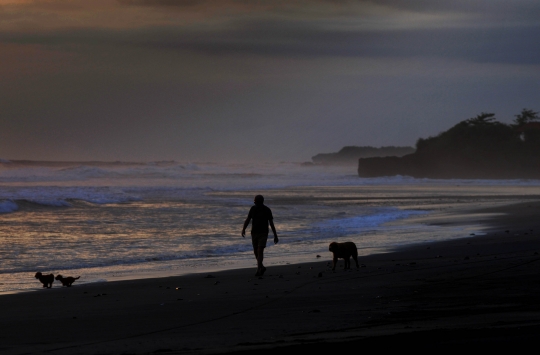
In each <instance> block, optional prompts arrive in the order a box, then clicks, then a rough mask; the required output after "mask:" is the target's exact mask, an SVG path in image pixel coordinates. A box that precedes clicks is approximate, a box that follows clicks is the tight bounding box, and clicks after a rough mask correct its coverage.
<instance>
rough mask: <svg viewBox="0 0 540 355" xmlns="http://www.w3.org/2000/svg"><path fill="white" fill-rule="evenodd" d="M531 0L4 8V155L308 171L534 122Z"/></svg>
mask: <svg viewBox="0 0 540 355" xmlns="http://www.w3.org/2000/svg"><path fill="white" fill-rule="evenodd" d="M539 19H540V1H538V0H478V1H475V0H439V1H437V0H379V1H377V0H373V1H360V0H358V1H353V0H351V1H347V0H334V1H331V0H319V1H317V0H310V1H307V0H305V1H302V0H273V1H270V0H269V1H261V0H92V1H89V0H62V1H56V0H20V1H15V0H0V158H6V159H34V160H38V159H39V160H130V161H152V160H171V159H173V160H177V161H182V162H185V161H192V162H196V161H222V160H227V161H236V162H238V161H254V160H259V161H307V160H310V159H311V156H313V155H315V154H317V153H322V152H333V151H337V150H339V149H340V148H342V147H343V146H345V145H372V146H383V145H400V146H401V145H406V146H414V144H415V142H416V140H417V139H418V138H419V137H424V138H426V137H428V136H433V135H436V134H438V133H439V132H441V131H444V130H446V129H448V128H449V127H451V126H452V125H454V124H456V123H457V122H459V121H462V120H464V119H467V118H470V117H473V116H476V115H477V114H479V113H480V112H495V113H496V114H497V116H496V117H497V118H498V119H499V120H500V121H503V122H510V121H511V120H512V119H513V118H514V117H513V116H514V115H515V114H517V113H519V112H520V111H521V109H523V108H530V109H534V110H536V111H540V21H539Z"/></svg>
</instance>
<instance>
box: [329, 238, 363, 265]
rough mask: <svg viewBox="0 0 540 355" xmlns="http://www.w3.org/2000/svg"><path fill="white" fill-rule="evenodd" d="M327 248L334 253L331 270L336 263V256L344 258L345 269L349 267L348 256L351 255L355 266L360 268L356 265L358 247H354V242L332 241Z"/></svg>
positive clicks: (349, 260)
mask: <svg viewBox="0 0 540 355" xmlns="http://www.w3.org/2000/svg"><path fill="white" fill-rule="evenodd" d="M328 250H330V251H331V252H332V253H333V254H334V258H333V262H334V265H333V266H332V271H334V270H336V265H337V261H338V258H340V259H344V260H345V268H344V269H345V270H347V269H350V268H351V259H350V257H351V256H352V257H353V260H354V262H355V263H356V268H357V269H358V268H360V266H359V265H358V249H357V248H356V244H354V243H353V242H345V243H336V242H332V243H330V245H329V246H328Z"/></svg>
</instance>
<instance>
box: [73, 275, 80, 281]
mask: <svg viewBox="0 0 540 355" xmlns="http://www.w3.org/2000/svg"><path fill="white" fill-rule="evenodd" d="M80 278H81V277H80V276H77V277H74V278H73V280H78V279H80Z"/></svg>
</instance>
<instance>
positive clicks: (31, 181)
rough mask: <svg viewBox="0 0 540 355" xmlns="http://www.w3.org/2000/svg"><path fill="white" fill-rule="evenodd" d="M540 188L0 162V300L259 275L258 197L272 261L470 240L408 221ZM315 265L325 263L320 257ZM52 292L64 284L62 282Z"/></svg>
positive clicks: (235, 167)
mask: <svg viewBox="0 0 540 355" xmlns="http://www.w3.org/2000/svg"><path fill="white" fill-rule="evenodd" d="M539 186H540V182H539V181H517V180H512V181H500V180H493V181H489V180H487V181H486V180H483V181H473V180H429V179H413V178H410V177H401V176H396V177H387V178H373V179H365V178H359V177H358V176H357V174H356V171H355V167H351V166H348V167H347V166H342V167H332V166H305V165H302V164H296V163H279V164H273V163H268V164H212V163H197V164H193V163H191V164H182V163H178V162H152V163H123V162H115V163H100V162H80V163H78V162H71V163H47V162H9V161H5V160H4V161H3V162H1V163H0V260H1V264H0V274H1V279H0V292H14V291H24V290H35V289H39V288H40V284H39V282H38V281H37V280H36V279H35V278H34V274H35V273H36V272H37V271H41V272H43V273H54V274H55V275H56V274H59V273H60V274H62V275H64V276H81V279H80V280H78V281H77V282H78V283H87V282H98V281H106V280H115V279H126V278H143V277H153V276H163V275H180V274H186V273H193V272H208V271H209V270H222V269H227V268H239V267H254V266H255V259H254V257H253V255H252V247H251V241H250V238H249V229H248V233H247V237H246V238H242V236H241V229H242V224H243V222H244V220H245V218H246V216H247V213H248V211H249V208H250V207H251V205H252V204H253V197H254V195H255V194H262V195H264V196H265V198H266V201H265V203H266V204H267V205H268V206H269V207H270V208H271V209H272V211H273V215H274V218H275V225H276V228H277V230H278V234H279V237H280V242H279V243H278V244H277V245H273V243H272V238H271V237H272V235H270V238H269V245H268V248H267V250H266V264H267V265H276V264H283V263H293V262H303V261H314V260H324V259H330V253H329V252H328V244H329V243H330V242H332V241H354V242H355V243H356V244H357V245H358V247H359V250H360V254H361V255H366V254H369V253H374V252H381V251H384V250H388V249H390V248H394V247H396V246H402V245H408V244H413V243H419V242H431V241H436V240H442V239H450V238H459V237H464V236H465V235H467V232H468V231H466V230H465V229H464V227H452V228H443V227H436V226H430V225H426V224H421V223H408V224H407V223H401V222H403V221H407V220H410V219H411V217H419V216H424V215H426V214H429V213H432V212H433V211H436V210H437V209H438V208H439V207H440V206H443V205H446V206H447V205H448V203H449V202H452V203H458V202H459V201H460V199H462V200H463V199H469V200H471V199H473V200H474V199H477V200H486V199H493V198H501V199H504V198H505V196H521V195H523V196H525V195H528V194H529V195H530V194H531V193H538V189H539ZM317 256H320V258H318V257H317ZM54 287H60V284H55V286H54Z"/></svg>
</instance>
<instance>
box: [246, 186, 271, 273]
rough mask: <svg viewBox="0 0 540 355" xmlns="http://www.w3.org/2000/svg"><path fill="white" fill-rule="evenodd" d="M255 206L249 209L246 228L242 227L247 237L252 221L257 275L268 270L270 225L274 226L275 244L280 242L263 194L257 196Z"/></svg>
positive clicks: (252, 238)
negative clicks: (266, 260) (265, 260)
mask: <svg viewBox="0 0 540 355" xmlns="http://www.w3.org/2000/svg"><path fill="white" fill-rule="evenodd" d="M253 202H254V203H255V206H252V207H251V209H250V210H249V213H248V216H247V218H246V221H245V222H244V228H242V237H244V238H245V237H246V228H247V226H248V225H249V222H250V221H251V220H253V222H252V223H251V242H252V243H253V253H254V254H255V258H256V259H257V273H256V274H255V276H262V275H263V274H264V272H265V271H266V268H265V267H264V265H263V259H264V248H265V247H266V241H267V240H268V225H270V228H272V233H274V244H277V243H278V242H279V239H278V236H277V232H276V227H274V217H273V216H272V211H271V210H270V208H268V207H267V206H265V205H264V197H263V196H262V195H257V196H255V199H254V200H253Z"/></svg>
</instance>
